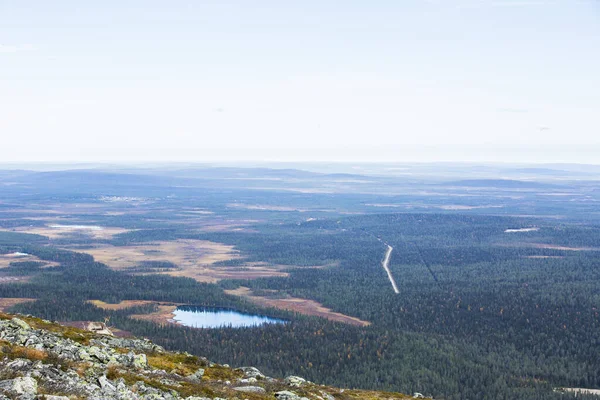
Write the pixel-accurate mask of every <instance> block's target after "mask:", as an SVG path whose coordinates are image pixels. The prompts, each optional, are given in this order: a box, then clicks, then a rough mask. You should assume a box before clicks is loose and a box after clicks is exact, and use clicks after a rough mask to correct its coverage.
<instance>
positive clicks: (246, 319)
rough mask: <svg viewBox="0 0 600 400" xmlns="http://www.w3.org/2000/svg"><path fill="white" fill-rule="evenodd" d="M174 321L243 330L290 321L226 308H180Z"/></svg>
mask: <svg viewBox="0 0 600 400" xmlns="http://www.w3.org/2000/svg"><path fill="white" fill-rule="evenodd" d="M173 314H175V317H173V320H174V321H176V322H178V323H180V324H181V325H185V326H190V327H193V328H222V327H232V328H243V327H249V326H260V325H264V324H285V323H287V322H288V321H285V320H283V319H278V318H271V317H267V316H264V315H256V314H245V313H241V312H239V311H235V310H230V309H225V308H209V307H193V306H180V307H177V309H176V310H175V311H174V312H173Z"/></svg>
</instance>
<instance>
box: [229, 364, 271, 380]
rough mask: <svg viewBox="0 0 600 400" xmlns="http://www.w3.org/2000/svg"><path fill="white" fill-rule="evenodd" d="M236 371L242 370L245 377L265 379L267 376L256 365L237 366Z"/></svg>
mask: <svg viewBox="0 0 600 400" xmlns="http://www.w3.org/2000/svg"><path fill="white" fill-rule="evenodd" d="M236 371H242V372H243V373H244V378H256V379H264V378H265V376H264V375H263V374H262V373H261V372H260V371H259V370H258V368H254V367H240V368H236Z"/></svg>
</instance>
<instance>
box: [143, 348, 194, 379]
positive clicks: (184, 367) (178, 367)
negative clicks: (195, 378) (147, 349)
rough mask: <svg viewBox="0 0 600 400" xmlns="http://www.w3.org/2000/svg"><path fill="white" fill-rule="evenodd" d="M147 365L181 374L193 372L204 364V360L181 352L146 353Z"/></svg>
mask: <svg viewBox="0 0 600 400" xmlns="http://www.w3.org/2000/svg"><path fill="white" fill-rule="evenodd" d="M147 356H148V365H150V366H151V367H153V368H156V369H163V370H165V371H167V372H171V371H174V372H176V373H178V374H179V375H182V376H187V375H190V374H193V373H194V372H196V371H197V370H198V368H203V367H205V366H206V362H204V361H202V360H201V359H200V358H198V357H196V356H190V355H187V354H183V353H152V354H147Z"/></svg>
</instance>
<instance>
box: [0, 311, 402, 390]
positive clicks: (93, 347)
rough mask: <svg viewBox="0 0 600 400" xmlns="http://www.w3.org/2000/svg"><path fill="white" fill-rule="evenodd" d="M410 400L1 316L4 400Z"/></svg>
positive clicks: (137, 341)
mask: <svg viewBox="0 0 600 400" xmlns="http://www.w3.org/2000/svg"><path fill="white" fill-rule="evenodd" d="M8 398H10V399H23V400H26V399H48V400H60V399H65V400H66V399H88V398H89V399H153V400H159V399H187V400H206V399H213V400H217V399H239V400H242V399H248V400H259V399H279V400H309V399H311V400H335V399H339V400H345V399H348V400H350V399H403V398H408V397H407V396H404V395H401V394H396V393H384V392H372V391H360V390H343V389H336V388H332V387H327V386H320V385H316V384H313V383H310V382H307V381H305V380H304V379H302V378H300V377H294V376H290V377H287V378H286V379H284V380H278V379H273V378H270V377H267V376H264V375H263V374H262V373H261V372H260V371H259V370H258V369H256V368H253V367H243V368H237V369H233V368H229V367H228V366H227V365H218V364H215V363H212V362H210V361H208V360H207V359H205V358H202V357H196V356H192V355H190V354H188V353H173V352H168V351H165V350H164V349H163V348H162V347H160V346H157V345H155V344H153V343H151V342H150V341H148V340H144V339H134V338H131V339H129V338H126V339H124V338H116V337H112V336H107V335H96V334H94V333H91V332H88V331H84V330H80V329H76V328H71V327H65V326H61V325H59V324H57V323H52V322H50V321H45V320H41V319H37V318H33V317H26V316H18V317H16V316H13V315H8V314H0V400H1V399H8Z"/></svg>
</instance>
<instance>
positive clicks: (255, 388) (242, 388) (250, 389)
mask: <svg viewBox="0 0 600 400" xmlns="http://www.w3.org/2000/svg"><path fill="white" fill-rule="evenodd" d="M233 390H237V391H238V392H245V393H266V390H265V389H264V388H261V387H260V386H238V387H234V388H233Z"/></svg>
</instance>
